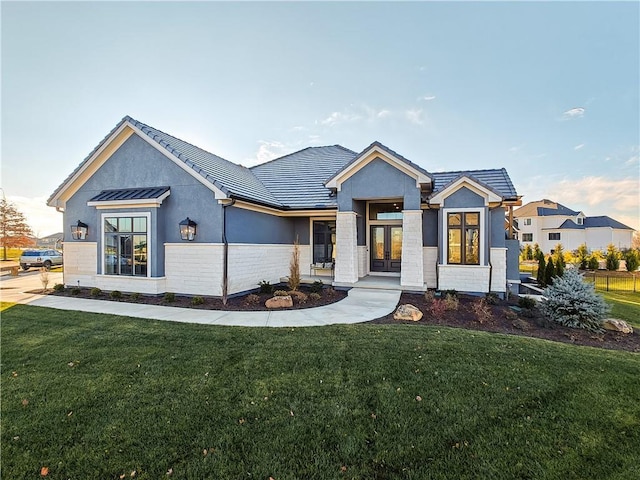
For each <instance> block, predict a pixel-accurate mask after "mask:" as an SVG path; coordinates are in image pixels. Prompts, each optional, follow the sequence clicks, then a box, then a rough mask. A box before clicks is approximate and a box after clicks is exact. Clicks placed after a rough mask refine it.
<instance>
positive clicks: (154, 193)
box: [89, 187, 169, 202]
mask: <svg viewBox="0 0 640 480" xmlns="http://www.w3.org/2000/svg"><path fill="white" fill-rule="evenodd" d="M168 191H169V187H149V188H120V189H117V190H103V191H101V192H100V193H99V194H98V195H96V196H95V197H93V198H92V199H91V200H89V201H90V202H113V201H116V200H150V199H154V198H160V197H161V196H162V195H164V194H165V193H167V192H168Z"/></svg>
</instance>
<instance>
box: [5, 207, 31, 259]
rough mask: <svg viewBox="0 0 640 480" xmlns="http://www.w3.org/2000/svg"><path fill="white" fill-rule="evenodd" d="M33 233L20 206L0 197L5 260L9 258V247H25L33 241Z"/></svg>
mask: <svg viewBox="0 0 640 480" xmlns="http://www.w3.org/2000/svg"><path fill="white" fill-rule="evenodd" d="M31 235H33V232H32V231H31V227H29V225H28V224H27V219H26V218H25V216H24V214H23V213H22V212H21V211H20V210H18V208H17V207H16V206H15V205H14V204H13V203H11V202H9V201H7V199H6V198H0V240H1V241H2V249H3V258H2V259H3V260H6V259H7V247H25V246H27V245H29V244H30V243H31V239H30V238H29V237H30V236H31Z"/></svg>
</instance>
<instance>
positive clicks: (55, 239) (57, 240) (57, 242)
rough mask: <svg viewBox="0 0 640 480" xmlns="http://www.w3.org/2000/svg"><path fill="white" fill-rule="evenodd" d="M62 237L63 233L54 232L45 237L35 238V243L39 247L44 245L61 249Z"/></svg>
mask: <svg viewBox="0 0 640 480" xmlns="http://www.w3.org/2000/svg"><path fill="white" fill-rule="evenodd" d="M63 239H64V233H62V232H60V233H54V234H52V235H48V236H46V237H42V238H39V239H38V240H37V244H38V246H39V247H46V248H55V249H58V250H59V249H61V248H62V240H63Z"/></svg>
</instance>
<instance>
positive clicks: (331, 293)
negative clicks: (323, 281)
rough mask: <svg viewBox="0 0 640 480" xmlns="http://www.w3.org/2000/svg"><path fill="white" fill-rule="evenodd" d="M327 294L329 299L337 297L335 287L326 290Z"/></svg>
mask: <svg viewBox="0 0 640 480" xmlns="http://www.w3.org/2000/svg"><path fill="white" fill-rule="evenodd" d="M325 294H326V295H327V297H329V298H333V297H335V296H336V289H335V288H333V287H329V288H327V289H326V290H325Z"/></svg>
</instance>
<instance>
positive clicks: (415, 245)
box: [400, 210, 424, 289]
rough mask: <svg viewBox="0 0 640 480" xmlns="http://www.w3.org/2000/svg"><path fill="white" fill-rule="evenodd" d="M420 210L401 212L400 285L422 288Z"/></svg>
mask: <svg viewBox="0 0 640 480" xmlns="http://www.w3.org/2000/svg"><path fill="white" fill-rule="evenodd" d="M422 255H423V250H422V210H403V212H402V264H401V268H400V272H401V273H400V285H401V286H402V287H416V288H420V289H422V288H424V262H423V259H422Z"/></svg>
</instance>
